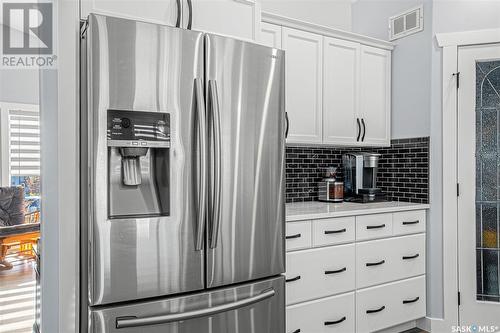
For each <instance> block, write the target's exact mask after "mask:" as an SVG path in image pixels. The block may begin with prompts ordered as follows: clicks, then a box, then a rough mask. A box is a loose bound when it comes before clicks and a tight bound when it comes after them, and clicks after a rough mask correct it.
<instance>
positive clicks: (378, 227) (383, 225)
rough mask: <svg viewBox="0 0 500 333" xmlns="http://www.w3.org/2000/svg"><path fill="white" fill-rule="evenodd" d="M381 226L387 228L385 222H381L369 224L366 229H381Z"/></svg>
mask: <svg viewBox="0 0 500 333" xmlns="http://www.w3.org/2000/svg"><path fill="white" fill-rule="evenodd" d="M380 228H385V223H384V224H379V225H367V226H366V229H368V230H370V229H380Z"/></svg>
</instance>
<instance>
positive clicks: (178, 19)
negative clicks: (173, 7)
mask: <svg viewBox="0 0 500 333" xmlns="http://www.w3.org/2000/svg"><path fill="white" fill-rule="evenodd" d="M176 3H177V20H176V21H175V27H176V28H180V27H181V0H177V1H176Z"/></svg>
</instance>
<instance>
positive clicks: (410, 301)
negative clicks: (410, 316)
mask: <svg viewBox="0 0 500 333" xmlns="http://www.w3.org/2000/svg"><path fill="white" fill-rule="evenodd" d="M419 299H420V297H415V298H414V299H405V300H403V304H409V303H415V302H416V301H418V300H419Z"/></svg>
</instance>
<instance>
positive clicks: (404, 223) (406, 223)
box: [403, 220, 420, 225]
mask: <svg viewBox="0 0 500 333" xmlns="http://www.w3.org/2000/svg"><path fill="white" fill-rule="evenodd" d="M419 222H420V221H419V220H416V221H405V222H403V225H410V224H418V223H419Z"/></svg>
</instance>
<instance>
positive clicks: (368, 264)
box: [366, 260, 385, 267]
mask: <svg viewBox="0 0 500 333" xmlns="http://www.w3.org/2000/svg"><path fill="white" fill-rule="evenodd" d="M382 264H385V260H380V261H377V262H367V263H366V266H367V267H370V266H378V265H382Z"/></svg>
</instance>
